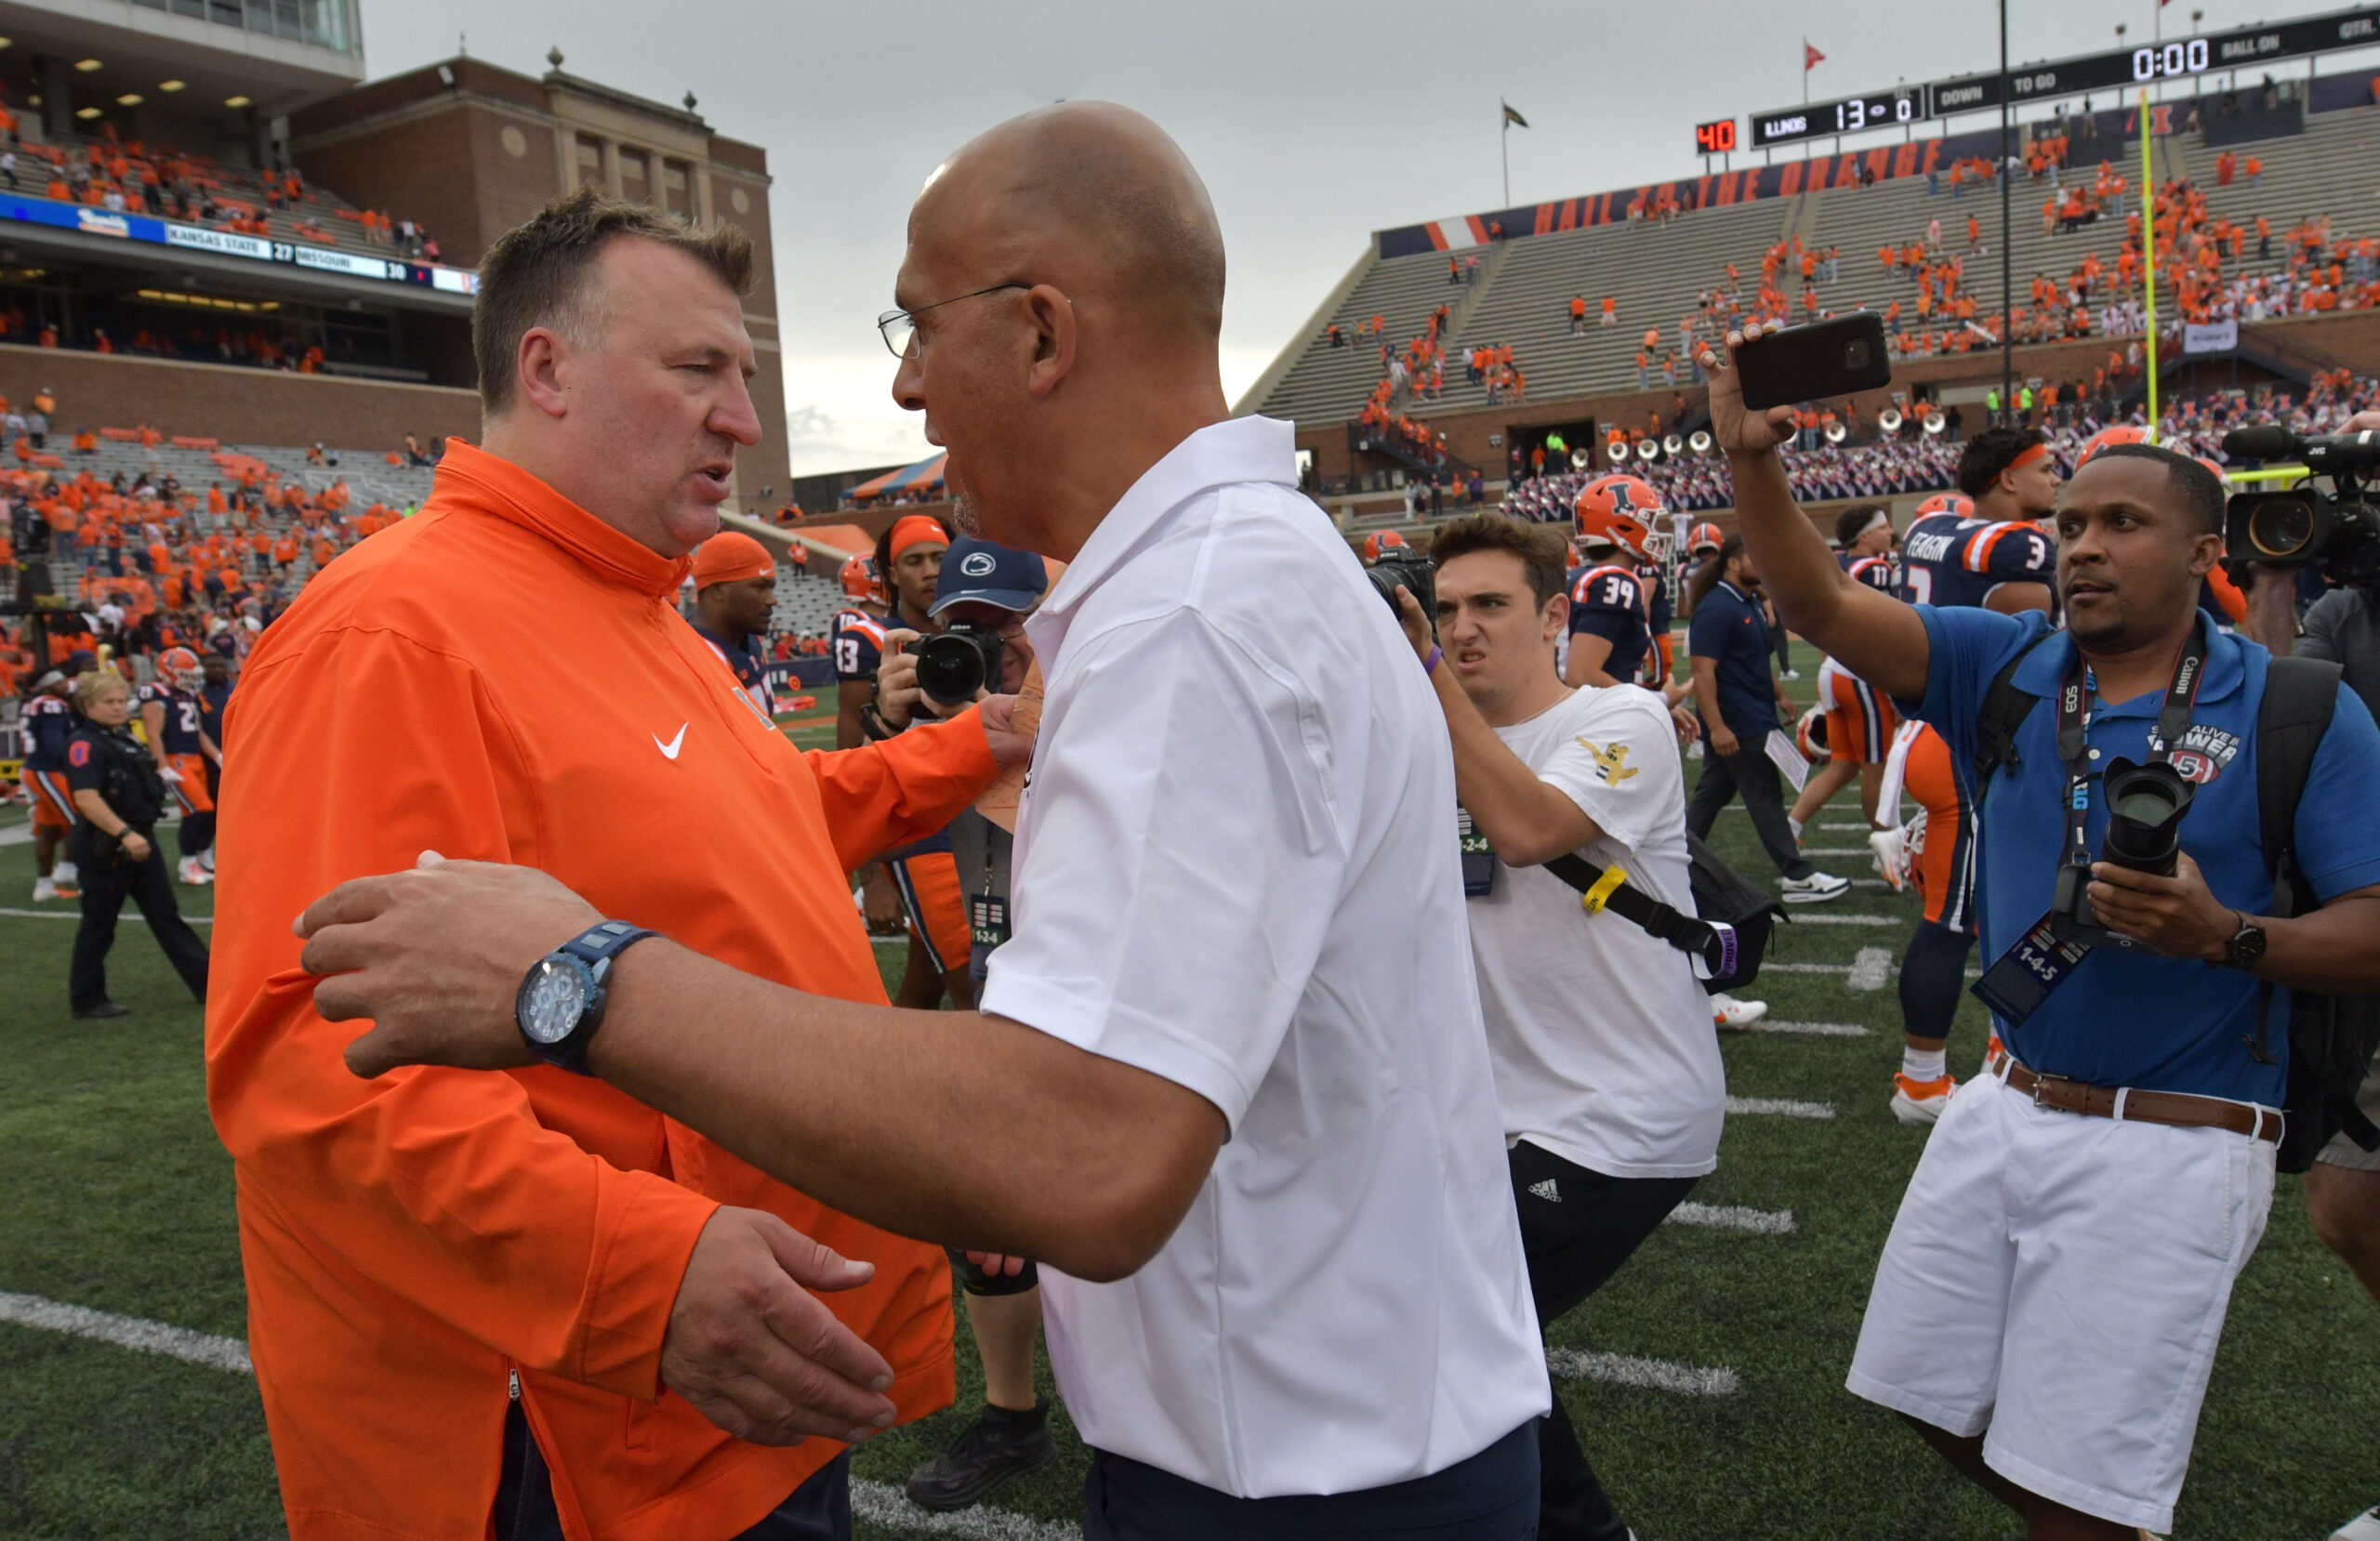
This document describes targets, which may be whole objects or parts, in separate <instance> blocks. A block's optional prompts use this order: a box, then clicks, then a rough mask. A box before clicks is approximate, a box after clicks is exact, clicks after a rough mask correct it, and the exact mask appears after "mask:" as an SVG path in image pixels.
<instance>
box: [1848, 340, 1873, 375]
mask: <svg viewBox="0 0 2380 1541" xmlns="http://www.w3.org/2000/svg"><path fill="white" fill-rule="evenodd" d="M1843 367H1844V368H1845V369H1865V368H1867V367H1868V339H1867V338H1865V337H1854V338H1852V339H1851V340H1850V341H1849V342H1847V343H1845V344H1844V345H1843Z"/></svg>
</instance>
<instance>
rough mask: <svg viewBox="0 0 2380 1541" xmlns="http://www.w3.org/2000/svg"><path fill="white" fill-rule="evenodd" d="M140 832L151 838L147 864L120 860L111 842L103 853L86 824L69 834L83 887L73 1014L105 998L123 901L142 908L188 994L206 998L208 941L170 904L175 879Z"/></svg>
mask: <svg viewBox="0 0 2380 1541" xmlns="http://www.w3.org/2000/svg"><path fill="white" fill-rule="evenodd" d="M140 833H141V834H142V835H143V836H147V837H148V839H149V859H148V860H147V861H145V862H126V861H123V860H120V859H119V858H121V856H122V854H123V853H122V851H121V850H115V849H114V847H113V843H112V842H110V849H111V850H113V852H114V854H113V855H112V856H111V855H108V854H102V853H101V852H100V851H99V850H98V849H97V848H98V845H99V842H98V841H96V840H95V839H93V838H92V836H91V829H90V826H89V825H88V824H81V825H77V826H76V827H75V830H74V833H73V834H72V835H70V836H67V839H66V850H67V854H68V855H69V856H72V857H73V860H74V869H75V871H76V872H77V873H78V874H80V875H81V881H82V885H83V924H82V925H81V926H80V927H78V928H77V929H75V932H74V962H73V967H72V968H71V969H70V971H69V972H68V974H67V999H68V1000H69V1001H70V1002H71V1003H72V1004H73V1008H74V1009H75V1010H77V1011H87V1010H89V1009H90V1008H92V1007H95V1006H97V1005H99V1003H100V1002H101V1001H103V1000H106V999H107V998H108V967H107V965H108V949H109V948H111V947H113V946H114V945H115V922H116V916H117V915H120V914H121V913H123V910H124V902H125V901H126V899H129V900H131V901H132V902H134V903H135V904H137V905H139V907H140V913H141V915H143V916H144V917H146V918H147V920H148V922H149V934H150V935H152V936H153V937H155V938H156V939H157V945H158V946H160V947H162V948H164V949H165V958H166V961H168V962H170V963H171V964H172V965H173V966H174V971H175V972H176V973H178V974H179V975H181V977H182V982H183V983H184V984H187V985H189V986H190V993H191V994H193V995H196V996H197V997H198V998H199V999H200V1000H201V1001H202V1002H204V1001H205V999H206V943H205V942H201V941H199V940H198V933H197V932H196V931H193V930H192V929H190V922H188V921H186V920H184V919H183V918H182V912H181V911H180V909H179V908H178V907H177V906H176V905H175V903H174V884H173V879H172V878H170V877H168V876H166V875H165V853H164V852H163V851H161V850H158V849H157V841H156V836H155V835H154V834H153V833H152V831H149V830H145V829H144V830H142V831H141V832H140Z"/></svg>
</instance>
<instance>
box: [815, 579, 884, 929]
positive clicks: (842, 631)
mask: <svg viewBox="0 0 2380 1541" xmlns="http://www.w3.org/2000/svg"><path fill="white" fill-rule="evenodd" d="M840 582H841V584H842V586H843V601H844V602H843V608H842V609H840V610H839V611H837V612H835V618H834V619H833V620H832V621H831V622H829V623H828V624H827V628H826V638H827V642H826V647H827V652H828V655H829V656H830V657H831V658H832V659H833V660H834V665H835V747H836V748H838V749H853V748H857V747H858V746H859V745H861V744H866V743H867V742H868V739H869V736H870V735H869V733H868V731H867V717H868V714H869V708H870V707H872V706H873V705H875V702H876V671H877V668H878V666H879V665H880V664H881V663H882V662H883V655H884V612H885V609H886V602H887V601H886V594H885V589H884V578H883V574H882V573H879V572H878V571H877V567H876V559H875V558H874V557H853V558H852V559H851V560H849V561H847V562H845V563H843V566H842V571H841V573H840ZM853 876H854V877H855V878H856V879H857V881H858V883H859V892H860V910H861V913H862V914H863V915H866V917H867V929H868V932H869V934H871V935H875V936H883V935H887V934H890V935H893V936H898V935H899V934H900V933H901V895H900V891H899V890H898V889H894V888H893V876H892V874H891V873H889V872H887V871H885V870H884V863H882V862H870V863H867V864H866V866H864V867H862V868H860V869H859V871H858V872H857V873H855V874H853Z"/></svg>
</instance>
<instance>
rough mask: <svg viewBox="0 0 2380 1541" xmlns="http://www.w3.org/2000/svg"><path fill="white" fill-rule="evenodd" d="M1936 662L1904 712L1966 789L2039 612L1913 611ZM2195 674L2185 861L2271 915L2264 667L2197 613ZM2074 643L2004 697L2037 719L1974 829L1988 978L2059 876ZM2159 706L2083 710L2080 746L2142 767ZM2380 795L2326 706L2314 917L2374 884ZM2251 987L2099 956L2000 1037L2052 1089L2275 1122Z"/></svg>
mask: <svg viewBox="0 0 2380 1541" xmlns="http://www.w3.org/2000/svg"><path fill="white" fill-rule="evenodd" d="M1917 613H1918V614H1919V616H1920V617H1922V618H1923V619H1924V622H1925V632H1926V637H1927V639H1928V641H1929V642H1930V643H1931V645H1932V650H1933V651H1932V656H1931V661H1930V663H1929V665H1928V668H1927V671H1926V681H1925V699H1924V701H1923V702H1921V703H1918V704H1917V705H1915V706H1914V707H1913V708H1911V707H1909V706H1906V705H1904V707H1903V709H1904V710H1905V711H1908V712H1909V714H1910V715H1911V716H1912V717H1915V718H1919V719H1920V720H1922V721H1924V722H1928V723H1931V724H1932V725H1933V726H1934V728H1935V729H1936V730H1937V731H1939V732H1940V733H1941V735H1942V737H1943V738H1944V739H1945V740H1946V741H1947V742H1948V743H1949V744H1950V763H1951V764H1952V765H1953V766H1955V767H1956V768H1957V771H1958V773H1959V775H1960V776H1961V777H1962V778H1964V777H1965V776H1966V775H1967V774H1968V773H1969V771H1968V768H1969V767H1970V766H1971V765H1972V764H1973V762H1974V759H1975V752H1976V739H1977V717H1978V715H1979V714H1980V713H1981V711H1982V709H1983V698H1984V696H1985V694H1986V693H1987V692H1988V691H1990V688H1991V681H1992V678H1993V677H1994V676H1996V675H1997V674H1998V673H1999V672H2000V670H2001V668H2002V666H2003V665H2005V664H2006V663H2007V662H2008V660H2009V659H2010V658H2012V657H2014V656H2016V654H2017V653H2018V652H2021V651H2023V649H2024V647H2025V645H2026V644H2027V643H2028V642H2030V641H2031V640H2032V639H2034V638H2035V637H2037V636H2039V635H2041V633H2042V632H2043V630H2045V629H2046V628H2047V626H2048V621H2047V619H2046V618H2045V617H2043V615H2041V614H2040V613H2038V612H2029V613H2027V614H2025V615H2023V616H2017V617H2011V616H2006V615H1999V614H1995V613H1993V612H1990V611H1988V610H1979V609H1976V608H1973V607H1971V606H1959V607H1951V608H1941V607H1936V606H1932V605H1919V606H1918V607H1917ZM2199 630H2200V634H2201V636H2202V638H2203V639H2205V642H2206V673H2205V675H2204V677H2203V678H2202V681H2201V684H2200V686H2199V696H2198V703H2197V705H2196V708H2195V709H2194V711H2193V713H2192V716H2191V724H2192V725H2191V729H2190V731H2189V733H2188V736H2187V737H2186V738H2185V740H2184V743H2183V746H2182V750H2181V751H2180V752H2178V753H2177V754H2176V755H2175V768H2176V769H2177V770H2182V771H2185V773H2187V774H2188V775H2189V776H2190V777H2191V779H2192V780H2194V781H2196V782H2197V783H2198V784H2199V785H2198V793H2197V796H2196V797H2194V798H2193V799H2192V801H2191V803H2190V810H2189V812H2188V814H2187V815H2186V816H2185V817H2184V819H2183V823H2182V849H2183V850H2187V851H2188V852H2189V854H2190V859H2191V860H2192V861H2194V862H2196V863H2198V865H2199V870H2200V871H2201V872H2202V873H2203V874H2204V875H2205V876H2206V882H2207V886H2208V887H2209V888H2210V889H2213V890H2214V893H2215V898H2216V899H2217V900H2219V901H2220V902H2223V903H2224V904H2226V905H2228V906H2229V907H2231V908H2233V909H2237V910H2241V911H2243V912H2245V913H2246V914H2249V915H2269V914H2271V913H2272V909H2273V881H2272V877H2271V875H2270V874H2269V873H2268V872H2267V871H2266V870H2265V860H2264V847H2263V839H2262V836H2261V834H2260V833H2259V829H2260V825H2259V820H2258V816H2257V799H2256V744H2255V723H2256V710H2257V707H2258V705H2259V704H2260V703H2261V702H2262V701H2263V699H2264V688H2265V668H2266V665H2267V664H2268V662H2270V659H2271V655H2270V654H2269V653H2268V652H2265V650H2264V649H2263V648H2261V647H2259V646H2257V645H2256V644H2255V643H2254V642H2251V641H2248V640H2246V639H2242V638H2240V637H2235V636H2231V635H2228V634H2226V633H2224V632H2221V631H2219V630H2217V629H2216V628H2215V625H2214V624H2213V622H2212V621H2211V620H2210V619H2209V618H2208V617H2207V616H2206V615H2205V614H2204V612H2201V613H2200V615H2199ZM2073 664H2074V642H2073V639H2071V638H2070V637H2069V636H2068V635H2067V634H2066V633H2064V632H2058V633H2056V634H2055V635H2053V636H2052V637H2051V638H2050V639H2049V640H2047V641H2045V642H2043V644H2042V645H2041V646H2040V647H2038V648H2035V649H2034V650H2033V652H2032V653H2031V655H2030V656H2029V657H2028V658H2026V659H2025V661H2024V662H2023V663H2022V664H2020V665H2017V668H2016V675H2015V676H2014V678H2013V682H2014V683H2015V684H2016V686H2017V687H2018V688H2019V689H2021V690H2024V691H2030V692H2031V693H2032V694H2034V695H2036V696H2039V697H2040V698H2041V699H2040V703H2039V705H2036V706H2034V708H2033V710H2032V712H2031V713H2030V715H2029V716H2028V717H2027V718H2025V722H2024V726H2023V727H2022V728H2020V729H2019V730H2018V731H2017V733H2016V753H2017V755H2018V757H2020V758H2021V760H2022V763H2021V764H2020V765H2019V766H2018V767H2017V768H2016V769H2015V770H2013V771H2010V770H2002V771H1998V772H1997V773H1995V774H1994V775H1993V776H1992V778H1991V781H1990V787H1989V789H1988V790H1987V792H1986V793H1985V797H1984V801H1983V804H1982V807H1981V808H1980V810H1978V813H1977V826H1978V827H1977V856H1976V885H1975V886H1976V909H1977V915H1978V916H1979V918H1980V921H1981V924H1982V930H1983V961H1984V963H1985V966H1986V967H1989V966H1990V964H1991V963H1992V962H1994V961H1996V960H1997V959H1998V958H1999V957H2000V956H2001V955H2002V954H2003V953H2004V952H2006V951H2007V949H2008V947H2009V945H2010V944H2011V943H2012V942H2015V941H2016V939H2017V938H2018V937H2019V936H2021V935H2023V934H2024V932H2025V931H2026V930H2027V929H2029V928H2030V927H2031V926H2032V925H2033V924H2034V923H2035V922H2036V921H2038V920H2040V919H2041V917H2042V916H2043V914H2045V913H2046V912H2047V911H2048V909H2049V905H2050V899H2051V894H2052V890H2053V889H2054V888H2055V887H2056V878H2057V867H2058V863H2059V862H2060V861H2061V860H2062V859H2063V854H2064V849H2065V841H2066V818H2065V812H2064V808H2063V804H2064V801H2065V791H2066V767H2065V764H2064V762H2063V761H2061V760H2060V759H2059V758H2058V755H2057V706H2056V696H2057V690H2058V687H2059V685H2060V683H2061V682H2062V681H2063V680H2064V679H2065V678H2066V675H2067V671H2068V670H2069V669H2070V668H2072V667H2073ZM2163 696H2164V691H2162V689H2159V690H2153V691H2149V692H2148V693H2146V694H2144V695H2140V696H2137V697H2135V698H2134V699H2133V700H2130V701H2123V702H2117V703H2115V704H2113V705H2109V704H2107V703H2105V702H2095V703H2094V704H2093V705H2092V708H2091V718H2090V726H2089V729H2088V731H2087V733H2086V739H2087V742H2088V744H2089V746H2090V750H2091V754H2092V757H2093V759H2092V763H2093V764H2094V766H2096V767H2104V766H2106V765H2107V764H2108V763H2109V762H2110V761H2112V760H2114V759H2116V758H2117V757H2123V758H2126V759H2130V760H2133V761H2135V763H2137V762H2140V761H2143V760H2146V759H2147V758H2148V757H2149V731H2150V730H2151V729H2152V728H2153V727H2155V725H2156V720H2157V709H2158V707H2159V706H2160V705H2162V702H2163ZM2375 784H2380V728H2374V727H2373V720H2372V714H2371V712H2370V710H2369V709H2367V708H2366V707H2365V706H2364V705H2363V702H2362V701H2361V700H2360V698H2359V697H2357V695H2356V693H2355V692H2354V691H2345V690H2343V691H2339V693H2338V706H2337V710H2336V712H2335V714H2334V716H2333V718H2332V719H2331V726H2330V731H2328V732H2327V733H2325V734H2324V735H2323V738H2322V744H2321V749H2320V750H2319V751H2318V752H2317V753H2316V755H2315V757H2314V764H2313V769H2312V772H2311V774H2310V775H2309V777H2308V778H2307V784H2306V793H2305V797H2304V798H2303V800H2302V801H2300V803H2299V804H2298V809H2297V855H2298V861H2299V863H2300V864H2301V865H2302V866H2303V867H2304V869H2305V873H2306V876H2307V881H2308V882H2309V883H2310V884H2311V885H2312V887H2313V889H2314V892H2315V893H2316V895H2317V896H2319V897H2320V898H2321V899H2323V900H2324V901H2328V900H2331V899H2333V898H2335V897H2336V896H2338V895H2339V894H2342V893H2346V892H2347V891H2349V890H2350V889H2360V888H2363V887H2366V886H2368V885H2371V884H2374V883H2380V819H2373V817H2372V816H2371V812H2370V809H2371V797H2370V794H2369V789H2370V788H2371V787H2372V786H2373V785H2375ZM2107 823H2108V810H2107V803H2106V799H2105V798H2104V797H2101V796H2099V793H2098V788H2097V785H2096V783H2095V784H2094V785H2093V788H2092V798H2091V810H2090V819H2089V823H2088V825H2087V829H2086V833H2087V835H2088V837H2089V840H2090V845H2091V849H2092V850H2093V851H2095V852H2096V850H2098V849H2099V841H2100V836H2101V835H2102V834H2103V832H2104V831H2105V830H2106V828H2107ZM2256 998H2257V981H2255V980H2254V978H2252V977H2251V976H2249V975H2247V974H2245V973H2242V972H2240V971H2239V970H2237V969H2231V968H2216V967H2215V966H2213V965H2211V964H2206V963H2201V962H2199V961H2197V960H2196V959H2190V958H2168V957H2162V956H2160V955H2157V954H2154V953H2151V952H2149V951H2147V950H2146V949H2138V948H2120V947H2104V946H2103V947H2098V948H2095V949H2093V951H2092V953H2091V955H2089V956H2088V957H2085V958H2084V959H2083V961H2082V962H2081V963H2080V964H2078V965H2077V966H2076V967H2075V969H2074V971H2073V973H2072V974H2070V975H2069V976H2068V978H2067V980H2066V982H2065V983H2063V984H2061V985H2059V986H2058V987H2057V989H2056V990H2055V991H2053V992H2052V993H2051V994H2050V996H2049V998H2048V999H2047V1000H2045V1001H2043V1003H2042V1005H2041V1007H2040V1008H2039V1009H2037V1010H2035V1011H2034V1013H2033V1014H2032V1015H2031V1016H2030V1017H2029V1018H2027V1019H2026V1021H2025V1023H2024V1025H2023V1026H2021V1027H2016V1028H2013V1029H2012V1028H2011V1027H2010V1026H2009V1025H2008V1024H2007V1023H2006V1022H2003V1021H1997V1020H1996V1018H1995V1025H1996V1026H1997V1027H1998V1029H1999V1032H2000V1035H2001V1038H2002V1041H2003V1042H2005V1043H2006V1044H2007V1045H2008V1047H2009V1048H2010V1050H2011V1051H2012V1052H2013V1053H2014V1054H2015V1055H2016V1058H2017V1060H2020V1061H2022V1062H2023V1063H2024V1064H2026V1065H2029V1066H2030V1067H2031V1068H2032V1069H2034V1070H2036V1071H2039V1072H2042V1073H2046V1074H2052V1075H2064V1076H2069V1077H2071V1078H2072V1079H2074V1080H2077V1081H2085V1082H2089V1083H2091V1084H2092V1085H2095V1086H2102V1087H2138V1088H2144V1089H2150V1090H2157V1091H2178V1092H2195V1093H2197V1094H2199V1095H2201V1096H2205V1097H2226V1098H2230V1099H2233V1100H2239V1101H2245V1102H2260V1103H2263V1104H2264V1105H2265V1106H2267V1107H2279V1106H2280V1105H2281V1093H2282V1087H2283V1083H2284V1077H2285V1073H2286V1060H2287V1057H2288V1047H2289V1034H2288V1022H2287V1021H2286V1020H2285V1010H2286V1008H2284V1007H2283V1006H2281V1004H2280V999H2279V997H2278V996H2277V997H2276V1002H2275V1006H2274V1009H2273V1012H2272V1016H2271V1019H2270V1021H2269V1022H2268V1030H2267V1043H2268V1046H2269V1047H2270V1049H2271V1051H2272V1054H2273V1057H2274V1058H2275V1059H2276V1060H2281V1061H2282V1062H2281V1063H2276V1064H2270V1065H2260V1064H2257V1063H2256V1062H2255V1060H2254V1057H2253V1056H2252V1055H2251V1054H2250V1052H2249V1049H2248V1047H2247V1043H2248V1041H2250V1040H2253V1039H2254V1036H2255V1033H2256Z"/></svg>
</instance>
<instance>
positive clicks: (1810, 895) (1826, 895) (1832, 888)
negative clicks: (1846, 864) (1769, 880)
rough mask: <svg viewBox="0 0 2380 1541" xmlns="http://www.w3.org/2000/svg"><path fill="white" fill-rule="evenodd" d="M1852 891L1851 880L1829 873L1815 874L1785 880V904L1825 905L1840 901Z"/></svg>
mask: <svg viewBox="0 0 2380 1541" xmlns="http://www.w3.org/2000/svg"><path fill="white" fill-rule="evenodd" d="M1850 891H1851V880H1850V879H1849V878H1847V877H1836V876H1831V874H1828V873H1823V872H1814V873H1812V874H1810V875H1809V876H1807V877H1788V878H1787V879H1785V902H1787V903H1788V904H1823V903H1825V902H1827V901H1828V900H1830V899H1840V898H1842V897H1843V896H1844V895H1845V894H1846V893H1849V892H1850Z"/></svg>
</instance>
